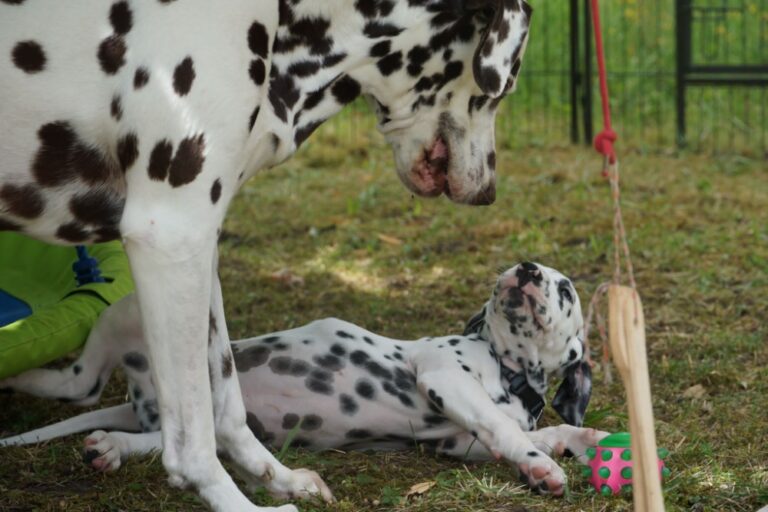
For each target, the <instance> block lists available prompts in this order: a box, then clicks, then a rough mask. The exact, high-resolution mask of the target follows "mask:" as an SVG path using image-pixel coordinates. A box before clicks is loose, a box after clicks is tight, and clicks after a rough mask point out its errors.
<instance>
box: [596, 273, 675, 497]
mask: <svg viewBox="0 0 768 512" xmlns="http://www.w3.org/2000/svg"><path fill="white" fill-rule="evenodd" d="M608 315H609V318H608V321H609V336H608V337H609V340H610V345H611V352H612V353H613V361H614V364H615V365H616V368H617V369H618V370H619V373H620V374H621V380H622V381H623V382H624V389H625V390H626V392H627V398H628V406H629V432H630V434H631V436H632V492H633V496H634V505H635V512H663V511H664V499H663V496H662V494H661V477H660V476H659V465H658V455H657V454H656V433H655V431H654V423H653V406H652V401H651V382H650V378H649V377H648V359H647V356H646V347H645V319H644V317H643V305H642V303H641V302H640V296H639V295H638V294H637V292H636V291H635V290H634V289H632V288H629V287H628V286H620V285H611V286H610V287H609V288H608Z"/></svg>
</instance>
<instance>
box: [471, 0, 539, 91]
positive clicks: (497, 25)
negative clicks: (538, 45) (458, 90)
mask: <svg viewBox="0 0 768 512" xmlns="http://www.w3.org/2000/svg"><path fill="white" fill-rule="evenodd" d="M465 8H466V9H468V10H480V9H484V8H485V9H488V8H491V9H493V18H492V19H491V22H490V23H489V25H488V28H487V29H486V32H485V34H483V37H482V38H480V43H479V44H478V46H477V49H476V50H475V56H474V58H473V60H472V71H473V73H474V75H475V82H477V85H478V86H479V87H480V89H481V90H482V91H483V92H484V93H485V94H487V95H488V96H491V97H493V98H496V97H498V96H500V95H501V94H502V93H504V92H505V91H507V90H508V89H512V88H514V85H515V82H516V79H517V73H518V72H519V71H520V64H521V62H522V59H523V53H525V45H526V43H527V42H528V25H529V23H530V19H531V13H532V12H533V9H532V8H531V6H530V5H528V4H527V3H526V2H525V1H524V0H466V1H465Z"/></svg>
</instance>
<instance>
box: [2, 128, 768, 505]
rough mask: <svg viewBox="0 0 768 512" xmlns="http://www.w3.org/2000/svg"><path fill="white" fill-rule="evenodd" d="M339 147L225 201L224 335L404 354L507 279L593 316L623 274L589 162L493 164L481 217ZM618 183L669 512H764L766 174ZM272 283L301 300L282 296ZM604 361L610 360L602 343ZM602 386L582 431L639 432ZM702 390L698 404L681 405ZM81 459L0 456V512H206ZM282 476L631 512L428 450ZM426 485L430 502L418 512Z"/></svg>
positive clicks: (73, 446) (693, 174) (671, 159)
mask: <svg viewBox="0 0 768 512" xmlns="http://www.w3.org/2000/svg"><path fill="white" fill-rule="evenodd" d="M337 137H339V135H338V134H336V135H334V132H333V131H332V130H325V131H323V132H322V133H320V134H318V136H316V137H315V138H314V139H313V140H312V141H311V142H310V146H311V147H310V148H308V149H305V150H303V151H302V152H301V154H300V155H298V156H297V157H296V158H294V159H293V160H291V161H289V162H288V163H286V164H285V165H283V166H282V167H281V168H280V169H278V170H275V171H272V172H269V173H266V174H264V175H261V176H258V177H256V178H255V179H253V180H251V181H250V182H249V183H248V184H247V185H246V186H245V187H244V190H243V191H242V192H241V193H240V194H239V196H238V197H237V199H236V200H235V202H234V203H233V205H232V207H231V211H230V214H229V216H228V218H227V221H226V224H225V229H224V233H223V236H222V243H221V253H222V257H221V275H222V279H223V286H224V291H225V298H226V305H227V311H228V320H229V325H230V332H231V334H232V336H233V337H242V336H246V335H254V334H257V333H264V332H267V331H272V330H277V329H284V328H288V327H292V326H296V325H300V324H302V323H305V322H308V321H310V320H312V319H315V318H318V317H323V316H329V315H334V316H339V317H342V318H345V319H347V320H350V321H353V322H356V323H359V324H361V325H363V326H366V327H368V328H370V329H372V330H375V331H379V332H382V333H386V334H388V335H390V336H400V337H404V338H416V337H419V336H423V335H427V334H433V335H434V334H440V333H449V332H457V331H459V330H460V329H461V327H462V325H463V322H464V321H465V320H466V319H467V318H468V317H469V316H470V315H471V314H472V313H473V312H474V311H475V310H476V309H477V308H478V307H479V306H480V305H481V303H482V302H483V301H484V300H485V299H486V297H487V296H488V295H489V293H490V285H491V283H492V282H493V281H494V278H495V269H496V268H498V267H500V266H504V265H510V264H513V263H515V262H519V261H521V260H524V259H531V260H536V261H540V262H542V263H545V264H547V265H550V266H553V267H556V268H558V269H561V270H563V271H564V272H566V273H567V274H569V275H571V276H572V277H573V278H574V280H575V282H576V285H577V288H578V290H579V292H580V295H581V298H582V302H583V303H586V302H587V301H588V299H589V297H590V294H591V293H592V292H593V291H594V289H595V287H596V286H597V285H598V284H599V283H600V282H602V281H604V280H606V279H607V278H608V277H609V276H610V243H611V220H610V219H611V215H610V211H609V198H608V190H607V184H606V183H605V182H604V181H603V179H602V178H601V177H600V173H599V169H598V166H599V162H598V157H597V156H596V155H595V154H594V152H592V151H590V150H587V149H583V148H566V149H554V150H549V151H542V150H539V149H527V150H519V151H515V152H510V151H502V152H500V154H499V158H498V162H499V167H500V176H499V194H498V200H497V202H496V204H495V205H493V206H492V207H486V208H469V207H458V206H455V205H452V204H450V203H449V202H447V201H446V200H442V199H441V200H438V201H427V200H421V199H413V198H411V197H410V196H409V195H408V194H407V193H406V192H405V189H404V188H403V187H402V186H401V185H400V184H399V183H398V182H397V179H396V178H395V176H394V174H393V172H392V171H391V167H392V160H391V157H390V155H389V153H388V150H387V149H386V148H383V147H382V146H381V144H380V143H379V142H378V141H377V140H367V139H363V138H361V137H357V138H356V140H357V145H354V146H350V145H348V144H343V143H341V142H340V141H339V140H338V138H337ZM342 138H343V136H342ZM622 164H623V166H622V168H623V172H624V174H623V185H624V189H623V194H624V195H623V199H624V203H623V204H624V212H625V221H626V224H627V226H628V229H629V235H630V243H631V246H632V248H633V250H634V263H635V268H636V272H637V280H638V285H639V289H640V292H641V294H642V296H643V299H644V304H645V313H646V321H647V327H648V344H649V358H650V361H649V362H650V369H651V374H652V381H653V394H654V407H655V414H656V430H657V435H658V439H659V444H660V445H661V446H665V447H667V448H669V450H670V451H671V455H670V457H669V458H668V460H667V462H668V465H669V466H670V467H671V469H672V477H671V479H670V480H669V482H668V483H667V486H666V503H667V510H670V511H683V510H685V511H730V510H733V511H749V512H752V511H754V510H756V509H757V508H759V506H761V505H766V504H768V417H767V416H766V411H767V410H768V345H767V344H766V338H767V337H768V327H766V323H765V314H766V311H768V212H767V211H766V205H767V204H768V175H766V172H765V165H764V162H760V161H753V160H749V159H745V158H735V157H731V158H706V157H702V156H695V155H685V154H684V155H677V156H648V155H641V154H628V155H624V158H623V162H622ZM279 271H287V273H288V275H293V276H297V277H301V278H302V279H303V281H304V283H303V285H294V286H290V285H288V284H286V282H285V280H283V279H276V278H275V273H276V272H279ZM283 274H284V275H285V274H286V272H283ZM592 345H593V351H594V353H595V354H596V356H597V357H598V358H599V356H598V355H597V354H599V347H598V342H597V341H596V340H592ZM602 377H603V372H602V371H601V370H600V369H598V370H597V374H596V377H595V382H594V384H595V388H594V395H593V401H592V404H591V406H590V409H591V413H590V416H589V422H590V423H591V424H592V425H594V426H597V427H599V428H602V429H605V430H610V431H616V430H623V429H626V428H627V416H626V401H625V399H624V398H623V392H622V389H621V386H620V385H619V384H617V383H614V384H611V385H605V384H604V383H603V378H602ZM697 384H698V385H701V386H703V387H704V391H705V393H704V395H703V396H702V397H700V398H686V397H685V395H684V393H685V391H686V390H687V389H689V388H690V387H692V386H694V385H697ZM124 394H125V390H124V387H123V381H122V378H116V379H113V382H112V383H111V384H110V386H109V388H108V389H107V392H106V395H105V399H104V403H105V404H114V403H118V402H120V401H122V400H123V398H124ZM0 410H2V414H1V415H0V418H1V419H0V435H8V434H11V433H17V432H20V431H23V430H25V429H29V428H32V427H36V426H40V425H43V424H47V423H49V422H52V421H55V420H59V419H62V418H64V417H67V416H70V415H72V414H73V413H75V412H77V411H75V410H73V409H72V408H71V407H68V406H65V405H60V404H54V403H51V402H49V401H44V400H37V399H30V398H28V397H22V396H18V395H2V396H0ZM546 420H547V421H549V422H553V421H554V418H553V417H552V415H551V414H550V415H548V416H547V418H546ZM81 439H82V436H72V437H70V438H67V439H64V440H58V441H54V442H50V443H47V444H44V445H41V446H34V447H25V448H13V449H3V450H2V451H0V457H1V459H0V460H1V461H2V463H0V510H3V511H28V510H29V511H31V510H40V511H78V512H85V511H119V510H131V511H145V510H146V511H150V510H164V511H191V510H202V507H201V505H200V504H199V502H197V500H196V499H195V498H194V496H193V495H191V494H189V493H185V492H182V491H178V490H174V489H170V488H169V487H168V486H167V485H166V483H165V481H166V478H165V475H164V472H163V469H162V466H161V464H160V461H159V459H158V458H152V459H148V460H136V461H130V462H129V463H128V464H127V466H126V467H124V468H122V469H120V470H119V471H118V472H117V474H109V475H100V474H96V473H94V472H93V471H91V470H90V469H89V468H87V467H85V466H84V465H83V464H82V462H81V459H80V456H79V450H80V443H81ZM285 460H286V462H287V463H288V464H289V465H291V466H294V467H297V466H307V467H311V468H314V469H316V470H318V471H319V472H320V473H321V474H322V475H323V476H324V478H325V479H326V481H327V482H328V483H329V484H330V486H331V487H332V489H333V490H334V492H335V494H336V497H337V498H338V500H339V501H338V503H337V504H336V505H334V506H331V507H326V506H324V505H322V504H317V503H307V504H304V505H302V510H308V511H327V510H339V511H350V512H351V511H409V512H411V511H424V512H437V511H440V512H443V511H461V512H464V511H489V512H491V511H493V512H495V511H499V512H500V511H516V512H519V511H523V510H531V511H562V512H569V511H579V510H590V511H592V510H594V511H624V510H631V501H630V500H629V499H628V498H626V497H617V498H610V499H608V498H603V497H600V496H595V495H594V494H591V493H590V492H589V489H588V485H587V483H586V482H585V480H584V479H583V478H581V476H580V472H579V468H578V466H577V464H575V463H574V462H564V463H563V466H564V468H565V469H566V472H567V473H568V475H569V479H570V486H569V493H568V495H567V496H566V497H565V498H564V499H562V500H555V499H550V498H542V497H537V496H533V495H531V494H530V493H529V492H527V491H525V490H524V489H522V488H521V487H520V486H519V485H518V484H517V482H516V480H515V479H514V476H513V473H512V471H511V469H510V468H509V467H508V466H506V465H505V464H503V463H487V464H465V463H463V462H462V461H459V460H452V459H447V458H435V457H433V456H430V455H428V454H425V453H421V452H419V451H417V450H414V451H412V452H405V453H379V454H360V453H346V454H344V453H337V452H330V453H322V454H313V453H310V452H306V451H303V450H294V449H288V450H287V451H286V452H285ZM422 482H435V485H434V486H433V487H431V488H430V489H429V490H428V491H427V492H426V493H425V494H424V495H422V496H417V497H411V498H406V497H405V496H406V494H407V493H408V490H409V489H410V488H411V486H412V485H414V484H417V483H422ZM253 497H254V500H255V501H256V502H258V503H270V502H271V501H270V500H269V498H267V497H266V496H264V495H263V493H258V494H257V495H254V496H253Z"/></svg>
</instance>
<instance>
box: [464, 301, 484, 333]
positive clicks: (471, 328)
mask: <svg viewBox="0 0 768 512" xmlns="http://www.w3.org/2000/svg"><path fill="white" fill-rule="evenodd" d="M483 327H485V306H483V309H481V310H480V311H479V312H478V313H476V314H475V316H473V317H472V318H470V319H469V322H467V325H466V326H465V327H464V333H463V335H464V336H467V335H469V334H479V333H480V331H482V330H483Z"/></svg>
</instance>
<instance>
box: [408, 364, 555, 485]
mask: <svg viewBox="0 0 768 512" xmlns="http://www.w3.org/2000/svg"><path fill="white" fill-rule="evenodd" d="M458 370H459V371H458V372H456V373H450V374H449V373H448V370H446V369H445V368H440V369H434V370H429V369H427V370H425V371H422V372H418V374H417V377H416V379H417V385H418V388H419V391H420V392H421V393H423V394H424V396H425V397H427V399H428V400H429V401H430V402H431V403H432V404H433V406H434V407H436V408H437V409H439V410H440V411H442V413H443V414H444V415H445V416H447V417H448V418H449V419H450V420H451V421H453V422H454V423H456V424H457V425H459V426H460V427H462V428H464V429H465V430H467V431H468V432H470V433H471V434H472V435H473V436H475V437H476V438H477V440H478V441H480V443H482V444H483V445H484V446H485V447H486V448H487V449H488V450H489V451H490V452H491V453H492V454H493V456H494V457H496V458H502V457H503V458H505V459H507V460H508V461H510V462H512V463H513V464H514V465H515V466H516V467H517V468H518V470H519V472H520V478H521V479H522V480H523V481H524V482H526V483H527V484H528V485H529V486H530V487H531V488H532V489H534V490H537V491H539V492H543V493H547V492H548V493H552V494H554V495H555V496H559V495H561V494H562V493H563V490H564V488H565V482H566V477H565V473H564V472H563V470H562V469H561V468H560V467H559V466H558V465H557V463H556V462H555V461H554V460H552V459H551V458H550V457H549V456H548V455H547V454H545V453H544V452H543V451H541V450H539V449H538V448H536V446H535V445H534V444H533V442H532V441H531V440H530V439H529V438H528V436H527V435H526V433H525V432H524V431H523V430H522V429H521V428H520V425H518V423H517V422H516V421H514V420H512V419H511V418H509V417H508V416H507V415H505V414H504V413H503V412H502V411H501V410H500V409H499V408H498V407H497V406H496V404H495V403H493V400H491V397H490V396H489V395H488V393H487V392H486V390H485V388H483V386H482V385H481V383H480V382H479V381H478V380H476V379H475V378H474V377H473V376H471V375H470V374H469V373H466V372H463V371H461V369H460V368H459V369H458Z"/></svg>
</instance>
